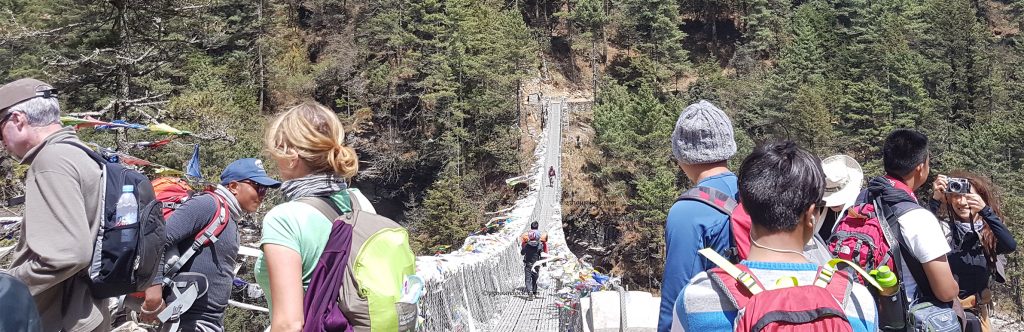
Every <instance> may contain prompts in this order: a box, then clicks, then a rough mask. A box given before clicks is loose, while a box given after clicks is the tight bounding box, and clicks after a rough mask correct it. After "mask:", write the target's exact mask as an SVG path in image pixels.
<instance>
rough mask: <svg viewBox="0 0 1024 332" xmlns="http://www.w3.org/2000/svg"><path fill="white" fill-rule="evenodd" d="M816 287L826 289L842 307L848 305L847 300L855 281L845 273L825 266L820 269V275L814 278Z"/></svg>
mask: <svg viewBox="0 0 1024 332" xmlns="http://www.w3.org/2000/svg"><path fill="white" fill-rule="evenodd" d="M814 285H815V286H818V287H822V288H825V290H827V291H828V292H829V294H832V297H834V298H836V301H838V302H839V305H840V306H842V305H843V304H845V303H846V298H847V297H848V296H849V294H850V288H851V287H852V286H853V279H851V278H850V275H849V274H847V273H846V272H845V271H838V270H836V269H833V268H832V267H829V266H827V265H823V266H820V267H818V274H817V276H815V277H814Z"/></svg>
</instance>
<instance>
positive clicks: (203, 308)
mask: <svg viewBox="0 0 1024 332" xmlns="http://www.w3.org/2000/svg"><path fill="white" fill-rule="evenodd" d="M280 186H281V182H279V181H277V180H274V179H272V178H270V177H269V176H267V172H266V171H265V170H264V168H263V162H261V161H260V160H259V159H253V158H246V159H239V160H235V161H234V162H232V163H231V164H229V165H228V167H227V168H225V169H224V172H223V173H221V175H220V185H218V186H217V187H216V188H215V189H214V190H213V191H212V192H210V193H208V194H202V195H198V196H195V197H193V198H191V199H188V200H187V201H185V202H184V203H183V204H182V205H181V207H179V208H178V209H176V210H175V211H174V213H173V214H171V216H170V218H168V220H167V227H166V229H165V231H166V233H167V244H166V246H167V247H166V251H165V252H166V253H167V255H168V256H167V257H171V256H170V255H179V256H181V253H184V252H185V251H186V250H188V249H189V247H190V246H191V245H192V243H193V241H194V240H195V237H196V234H198V233H199V232H201V231H202V230H203V229H204V228H205V227H206V226H207V225H208V224H210V222H211V220H213V219H214V215H215V214H216V213H217V210H218V207H226V208H227V210H228V211H230V214H229V218H228V219H229V220H228V223H227V226H225V227H224V231H223V232H222V233H221V234H220V236H219V237H218V238H219V240H217V241H216V242H214V243H213V244H209V245H206V246H203V247H202V248H201V249H199V250H198V252H197V253H196V254H195V255H193V257H192V258H191V260H190V261H189V262H186V263H185V264H184V265H183V267H182V268H181V269H180V270H179V271H178V272H179V273H181V272H191V273H197V274H201V275H204V276H206V281H207V283H208V287H207V290H206V294H205V295H203V296H201V297H199V298H198V299H196V301H195V302H194V303H193V304H192V306H191V307H190V308H188V310H187V311H186V312H185V313H183V314H182V315H181V319H180V321H179V323H180V329H181V331H223V326H224V310H226V309H227V306H228V299H229V298H230V297H231V287H232V281H233V280H234V269H235V265H236V263H237V260H236V257H237V256H238V246H239V243H238V242H239V236H238V222H239V221H241V220H242V218H243V215H244V214H245V213H252V212H256V210H258V209H259V207H260V204H261V203H262V202H263V198H264V197H265V195H266V193H267V190H268V189H269V188H277V187H280ZM164 277H167V278H171V279H175V276H170V275H168V276H164ZM161 279H162V278H161ZM152 294H154V293H153V292H147V296H149V297H152V296H153V295H152ZM157 294H158V293H157ZM147 300H149V301H147V302H154V301H153V300H154V299H147ZM155 302H157V303H159V302H160V299H156V301H155ZM158 310H159V309H153V310H147V308H146V307H143V308H142V311H143V312H142V313H143V314H144V317H143V318H144V319H146V320H149V319H152V318H153V316H155V314H156V313H157V312H158Z"/></svg>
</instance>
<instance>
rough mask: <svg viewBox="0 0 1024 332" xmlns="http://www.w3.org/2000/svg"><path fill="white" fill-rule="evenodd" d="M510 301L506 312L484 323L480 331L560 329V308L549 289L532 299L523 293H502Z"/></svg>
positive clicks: (543, 330) (542, 330)
mask: <svg viewBox="0 0 1024 332" xmlns="http://www.w3.org/2000/svg"><path fill="white" fill-rule="evenodd" d="M501 297H502V299H503V300H505V301H508V302H507V303H508V305H507V306H506V307H505V311H504V314H502V315H501V317H499V318H495V319H493V320H491V322H489V324H484V326H482V328H481V329H480V331H527V332H535V331H536V332H548V331H552V332H553V331H558V308H557V307H555V301H556V300H557V299H556V298H555V295H554V294H553V293H551V292H550V291H548V290H543V289H542V291H541V294H540V296H539V297H537V298H536V299H534V300H532V301H530V300H527V299H526V297H524V296H521V295H501Z"/></svg>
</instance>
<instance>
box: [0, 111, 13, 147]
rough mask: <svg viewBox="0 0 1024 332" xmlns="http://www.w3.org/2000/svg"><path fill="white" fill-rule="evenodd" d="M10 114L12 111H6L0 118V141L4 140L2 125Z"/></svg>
mask: <svg viewBox="0 0 1024 332" xmlns="http://www.w3.org/2000/svg"><path fill="white" fill-rule="evenodd" d="M12 115H14V112H8V113H7V115H4V118H3V120H0V142H3V141H4V125H5V124H7V120H10V119H11V116H12Z"/></svg>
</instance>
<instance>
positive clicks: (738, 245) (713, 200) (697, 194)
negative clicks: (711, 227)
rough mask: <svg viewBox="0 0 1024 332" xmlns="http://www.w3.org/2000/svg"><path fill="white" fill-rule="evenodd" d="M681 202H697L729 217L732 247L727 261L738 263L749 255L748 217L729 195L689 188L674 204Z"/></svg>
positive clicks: (714, 190) (702, 188) (701, 187)
mask: <svg viewBox="0 0 1024 332" xmlns="http://www.w3.org/2000/svg"><path fill="white" fill-rule="evenodd" d="M682 200H691V201H698V202H701V203H704V204H707V205H708V206H710V207H713V208H715V209H716V210H718V211H720V212H722V213H724V214H725V215H727V216H729V229H730V231H731V232H730V233H732V239H731V241H730V242H731V243H732V247H731V248H729V253H728V256H729V259H730V260H731V261H733V262H740V261H742V260H744V259H746V258H747V254H748V253H750V215H749V214H747V211H746V210H744V209H743V205H741V204H740V203H739V202H737V201H736V199H734V198H733V197H732V196H731V195H729V194H726V193H724V192H722V191H720V190H718V189H715V188H711V187H703V186H697V187H693V188H690V190H687V191H686V192H683V194H682V195H679V198H677V199H676V202H678V201H682Z"/></svg>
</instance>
